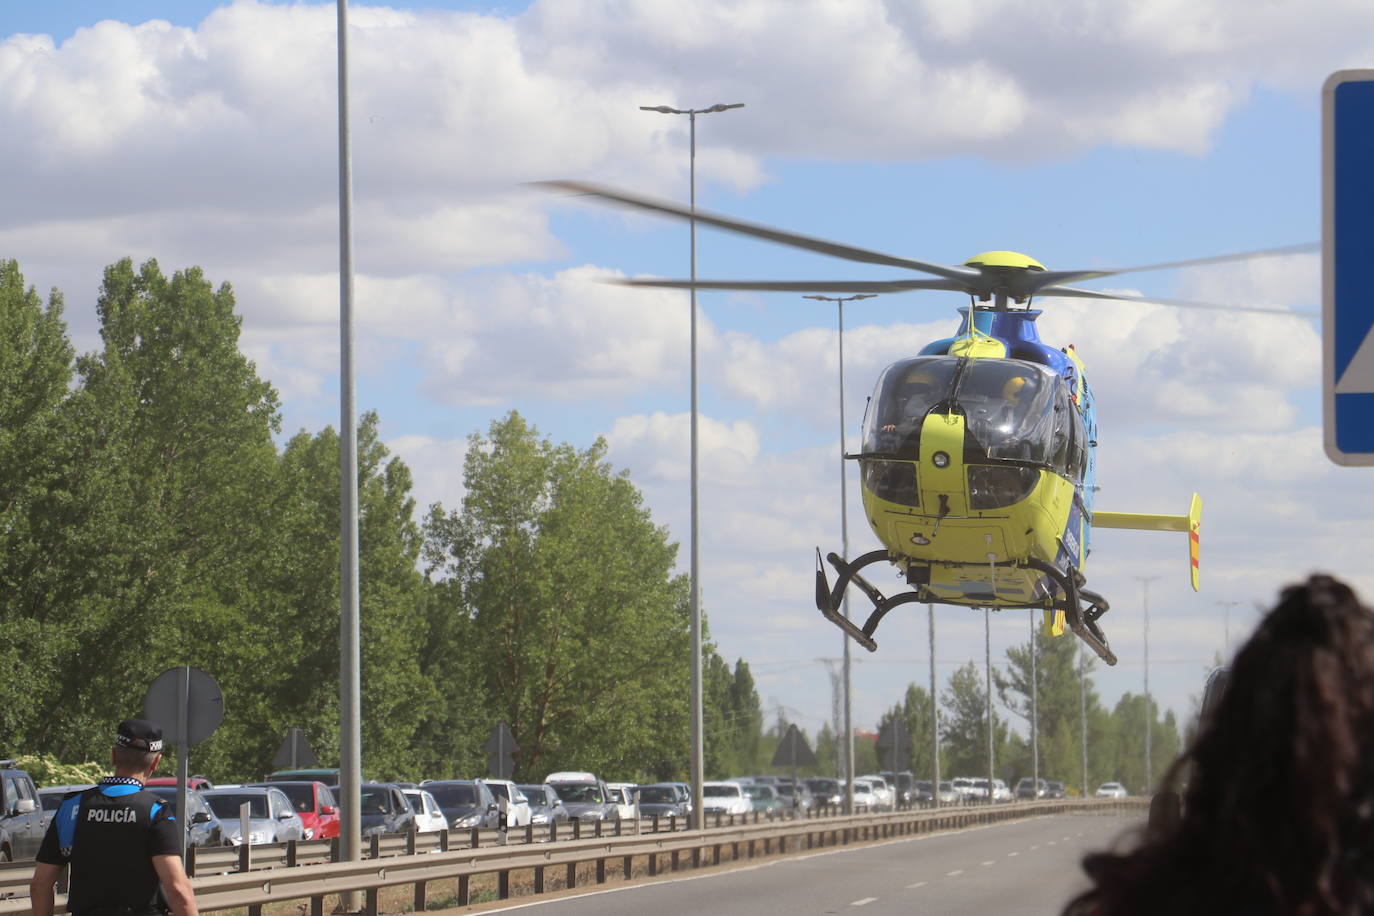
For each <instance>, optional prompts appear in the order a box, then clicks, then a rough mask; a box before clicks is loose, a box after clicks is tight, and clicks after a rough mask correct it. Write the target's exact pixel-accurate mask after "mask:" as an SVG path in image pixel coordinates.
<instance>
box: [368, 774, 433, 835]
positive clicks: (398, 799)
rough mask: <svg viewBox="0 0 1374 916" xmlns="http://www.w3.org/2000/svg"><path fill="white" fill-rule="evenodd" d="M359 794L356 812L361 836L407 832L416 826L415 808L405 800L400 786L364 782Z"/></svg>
mask: <svg viewBox="0 0 1374 916" xmlns="http://www.w3.org/2000/svg"><path fill="white" fill-rule="evenodd" d="M426 788H428V787H426ZM361 796H362V797H361V804H360V806H359V808H358V813H359V814H360V815H361V817H360V820H361V821H362V828H363V836H369V835H371V834H374V833H407V832H409V831H410V830H411V828H413V827H415V826H416V823H415V810H414V809H413V808H411V807H410V802H408V801H406V797H405V794H404V792H403V790H402V789H401V787H400V786H398V785H396V784H395V783H391V782H365V783H363V784H362V793H361Z"/></svg>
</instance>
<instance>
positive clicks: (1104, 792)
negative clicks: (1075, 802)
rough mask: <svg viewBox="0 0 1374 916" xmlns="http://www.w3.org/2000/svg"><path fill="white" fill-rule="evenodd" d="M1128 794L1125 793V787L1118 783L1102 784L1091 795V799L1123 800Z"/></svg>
mask: <svg viewBox="0 0 1374 916" xmlns="http://www.w3.org/2000/svg"><path fill="white" fill-rule="evenodd" d="M1129 794H1130V793H1129V792H1127V791H1126V787H1125V786H1123V785H1122V784H1121V783H1119V782H1104V783H1103V784H1102V785H1100V786H1098V787H1097V791H1096V792H1094V793H1093V797H1094V798H1125V797H1126V796H1127V795H1129Z"/></svg>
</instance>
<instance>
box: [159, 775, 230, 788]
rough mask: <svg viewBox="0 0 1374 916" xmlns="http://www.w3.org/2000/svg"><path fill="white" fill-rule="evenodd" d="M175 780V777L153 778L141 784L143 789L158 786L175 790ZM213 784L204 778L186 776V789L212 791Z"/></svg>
mask: <svg viewBox="0 0 1374 916" xmlns="http://www.w3.org/2000/svg"><path fill="white" fill-rule="evenodd" d="M176 784H177V778H176V777H175V776H154V777H153V778H152V779H150V780H148V781H147V782H145V783H144V784H143V788H145V789H156V788H157V787H159V786H171V787H173V788H176ZM214 787H215V784H214V783H213V782H211V781H210V780H208V779H206V778H205V777H204V776H187V777H186V788H188V789H213V788H214Z"/></svg>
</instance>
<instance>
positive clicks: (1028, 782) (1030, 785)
mask: <svg viewBox="0 0 1374 916" xmlns="http://www.w3.org/2000/svg"><path fill="white" fill-rule="evenodd" d="M1048 788H1049V783H1048V782H1046V781H1045V780H1043V779H1041V780H1038V781H1037V780H1035V779H1032V778H1031V777H1029V776H1022V777H1021V778H1020V779H1019V780H1017V782H1016V797H1017V798H1044V797H1045V791H1046V790H1047V789H1048Z"/></svg>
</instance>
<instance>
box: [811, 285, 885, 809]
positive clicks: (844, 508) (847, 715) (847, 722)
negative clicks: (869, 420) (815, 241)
mask: <svg viewBox="0 0 1374 916" xmlns="http://www.w3.org/2000/svg"><path fill="white" fill-rule="evenodd" d="M876 295H877V293H859V294H857V295H854V296H803V297H802V298H803V299H819V300H820V301H822V302H833V303H835V305H836V306H838V312H839V329H840V344H839V352H840V550H841V551H843V552H844V559H845V562H848V561H849V488H848V486H847V485H846V478H847V475H846V472H845V465H844V461H845V458H844V452H845V449H844V429H845V426H844V304H845V303H846V302H853V301H854V300H856V299H872V298H873V297H874V296H876ZM844 619H845V620H848V619H849V589H845V592H844ZM842 638H843V639H844V744H843V745H842V746H843V747H844V784H845V790H844V813H845V814H853V813H854V723H853V715H854V706H853V703H852V702H851V701H850V684H851V677H850V671H851V668H850V659H849V641H850V640H849V634H848V633H845V634H843V636H842ZM896 769H897V768H896V767H895V766H894V767H893V770H894V771H895V770H896Z"/></svg>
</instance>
